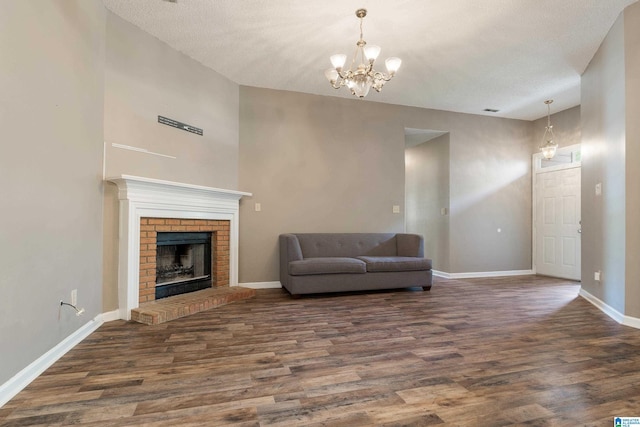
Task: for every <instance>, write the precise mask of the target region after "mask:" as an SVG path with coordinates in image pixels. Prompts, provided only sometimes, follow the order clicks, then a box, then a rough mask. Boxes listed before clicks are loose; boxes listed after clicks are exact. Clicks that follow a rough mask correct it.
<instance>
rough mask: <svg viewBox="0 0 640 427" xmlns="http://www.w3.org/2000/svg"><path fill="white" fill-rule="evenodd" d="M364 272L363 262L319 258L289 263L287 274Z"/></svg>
mask: <svg viewBox="0 0 640 427" xmlns="http://www.w3.org/2000/svg"><path fill="white" fill-rule="evenodd" d="M366 272H367V265H366V264H365V263H364V261H362V260H359V259H355V258H343V257H321V258H305V259H303V260H299V261H291V262H289V274H291V275H292V276H305V275H309V274H340V273H366Z"/></svg>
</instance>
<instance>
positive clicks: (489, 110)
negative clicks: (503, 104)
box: [484, 108, 500, 113]
mask: <svg viewBox="0 0 640 427" xmlns="http://www.w3.org/2000/svg"><path fill="white" fill-rule="evenodd" d="M484 111H486V112H487V113H497V112H498V111H500V110H495V109H493V108H485V109H484Z"/></svg>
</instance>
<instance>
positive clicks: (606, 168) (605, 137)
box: [581, 18, 626, 313]
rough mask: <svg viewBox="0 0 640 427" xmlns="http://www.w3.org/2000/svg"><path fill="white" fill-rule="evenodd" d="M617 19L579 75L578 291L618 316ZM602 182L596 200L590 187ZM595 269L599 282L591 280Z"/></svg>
mask: <svg viewBox="0 0 640 427" xmlns="http://www.w3.org/2000/svg"><path fill="white" fill-rule="evenodd" d="M623 24H624V22H623V19H622V18H619V19H618V20H617V21H616V23H615V24H614V25H613V27H612V28H611V30H610V31H609V34H608V35H607V37H606V39H605V40H604V42H603V43H602V45H601V46H600V49H599V50H598V52H597V53H596V54H595V56H594V57H593V59H592V60H591V63H590V64H589V66H588V67H587V69H586V71H585V72H584V74H583V75H582V85H581V87H582V90H581V97H582V107H581V117H582V287H583V288H584V289H585V290H586V291H587V292H589V293H590V294H591V295H593V296H595V297H597V298H599V299H601V300H602V301H604V302H606V303H607V304H608V305H610V306H611V307H613V308H615V309H616V310H618V311H619V312H621V313H623V312H624V294H625V291H624V283H625V256H624V254H625V238H624V234H625V154H624V153H625V150H624V147H625V138H626V136H625V110H624V109H625V72H624V25H623ZM597 183H602V195H601V196H596V195H595V185H596V184H597ZM597 270H601V271H602V273H603V277H602V279H603V280H602V282H601V283H598V282H595V281H594V280H593V275H594V271H597Z"/></svg>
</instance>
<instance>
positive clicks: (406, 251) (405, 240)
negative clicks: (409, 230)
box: [396, 233, 424, 258]
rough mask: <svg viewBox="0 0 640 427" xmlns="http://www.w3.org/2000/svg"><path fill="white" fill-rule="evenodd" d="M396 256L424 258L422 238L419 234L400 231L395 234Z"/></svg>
mask: <svg viewBox="0 0 640 427" xmlns="http://www.w3.org/2000/svg"><path fill="white" fill-rule="evenodd" d="M396 242H397V245H398V256H411V257H420V258H424V238H423V237H422V236H421V235H419V234H404V233H400V234H398V235H397V236H396Z"/></svg>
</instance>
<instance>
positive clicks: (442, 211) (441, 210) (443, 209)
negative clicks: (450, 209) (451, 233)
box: [440, 208, 447, 216]
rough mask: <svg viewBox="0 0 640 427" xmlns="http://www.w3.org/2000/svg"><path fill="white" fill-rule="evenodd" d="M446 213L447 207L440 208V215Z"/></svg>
mask: <svg viewBox="0 0 640 427" xmlns="http://www.w3.org/2000/svg"><path fill="white" fill-rule="evenodd" d="M446 214H447V208H440V215H443V216H444V215H446Z"/></svg>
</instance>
